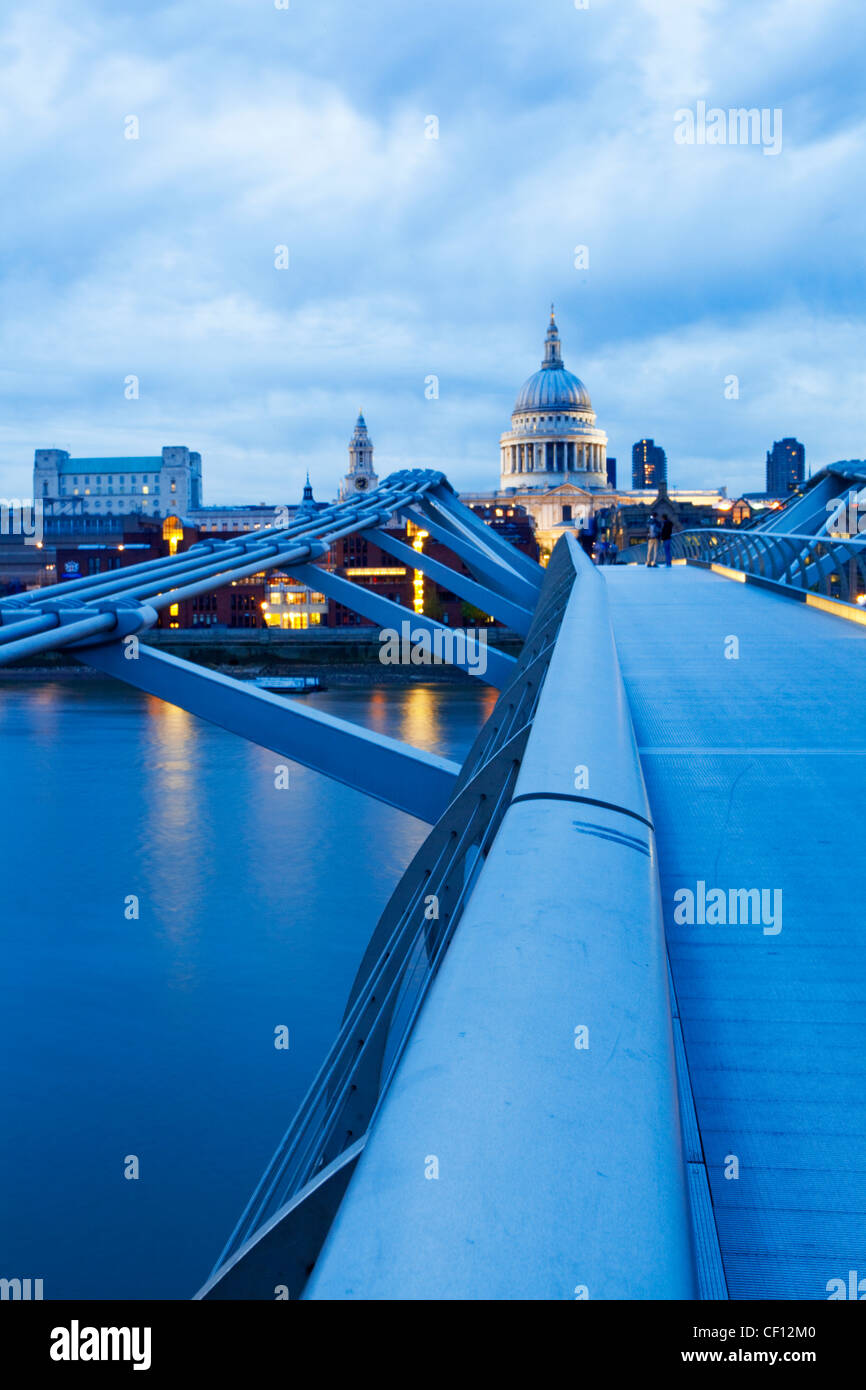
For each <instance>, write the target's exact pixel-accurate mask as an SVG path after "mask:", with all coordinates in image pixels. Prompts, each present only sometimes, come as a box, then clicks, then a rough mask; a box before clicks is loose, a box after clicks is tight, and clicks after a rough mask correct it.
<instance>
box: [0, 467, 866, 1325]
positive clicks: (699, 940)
mask: <svg viewBox="0 0 866 1390" xmlns="http://www.w3.org/2000/svg"><path fill="white" fill-rule="evenodd" d="M864 485H866V465H864V464H862V463H859V462H855V463H851V464H838V465H832V466H831V467H830V468H828V469H825V470H823V472H822V473H821V474H819V475H818V476H817V477H816V478H815V479H813V480H812V482H811V484H810V485H809V486H808V488H807V489H806V490H805V491H804V492H803V494H802V495H801V496H799V497H797V498H796V499H794V500H793V501H792V502H791V503H790V504H789V505H788V506H787V507H785V508H784V509H783V510H781V511H779V512H775V513H771V514H770V516H769V519H768V520H767V521H766V522H765V523H764V524H762V525H760V526H758V527H753V528H749V529H740V530H723V529H718V530H715V529H714V530H712V531H709V530H707V531H694V532H681V533H679V534H678V535H677V536H675V537H674V541H673V547H672V548H673V560H674V563H673V565H672V566H671V567H670V568H666V567H661V568H647V567H645V566H643V565H642V564H640V563H639V562H640V561H641V560H642V559H643V558H644V553H643V551H642V549H636V550H635V551H633V552H629V553H628V555H626V556H625V557H623V558H624V559H625V560H626V561H628V562H629V563H624V564H619V565H617V566H616V567H603V568H596V567H595V566H594V565H593V564H592V562H591V561H590V560H589V559H588V558H587V556H586V555H585V554H584V553H583V551H582V550H581V549H580V547H579V546H578V545H577V544H576V542H575V541H574V539H573V537H572V536H571V535H569V534H566V535H564V536H563V537H562V539H561V540H560V541H559V542H558V544H557V546H556V548H555V550H554V552H553V555H552V557H551V559H550V562H549V564H548V565H547V567H546V568H545V569H543V568H541V567H540V566H538V565H536V564H535V563H534V562H532V561H530V560H529V559H527V558H526V557H525V556H524V555H522V554H520V553H519V552H517V551H516V550H514V549H513V548H512V547H511V546H509V545H508V544H507V543H506V542H504V541H503V540H502V539H501V538H500V537H499V536H497V535H496V533H495V532H494V531H492V530H491V529H490V528H488V527H486V526H485V525H484V524H483V523H482V522H480V521H479V520H478V518H477V517H476V516H475V515H474V514H473V513H472V512H471V511H469V510H468V509H467V508H465V507H463V506H462V505H461V504H460V502H459V500H458V499H457V496H456V494H455V493H454V492H453V490H452V489H451V487H450V486H449V484H448V482H447V480H446V479H445V478H444V476H443V475H442V474H440V473H435V472H416V471H412V472H401V473H396V474H394V475H392V476H391V477H390V478H388V479H387V480H385V481H384V482H383V483H382V484H381V485H380V486H379V488H378V489H377V490H376V492H375V493H374V494H372V495H370V496H367V497H364V498H359V499H355V500H353V501H351V502H347V503H344V504H339V505H336V506H333V507H330V508H327V509H325V510H323V511H321V512H318V513H317V514H315V516H313V517H309V516H307V517H306V518H305V519H304V520H303V521H299V522H297V523H296V524H294V525H288V526H285V527H282V528H277V527H275V528H273V529H272V530H269V531H260V532H257V533H256V534H255V535H254V536H249V537H245V538H243V539H241V538H238V539H234V538H232V539H230V540H222V541H218V540H205V541H202V542H200V543H198V544H197V545H194V546H193V547H192V548H191V549H189V550H187V551H184V552H183V553H180V554H177V555H174V556H171V557H167V558H165V559H161V560H157V561H151V562H147V563H145V564H138V565H131V566H128V567H126V568H123V569H121V570H117V571H114V572H112V573H111V574H107V575H106V574H103V575H98V576H93V577H91V578H85V579H80V580H77V581H73V582H67V583H64V584H63V585H62V587H59V588H57V589H53V588H52V589H48V590H44V589H43V590H39V591H30V592H28V593H26V594H23V595H19V596H16V597H13V598H9V599H5V600H3V601H2V603H0V664H2V663H5V662H9V661H13V660H16V659H19V658H21V657H32V656H34V655H37V654H39V653H41V652H44V651H47V650H49V649H58V648H68V649H69V650H70V651H71V652H72V653H74V655H75V657H76V658H77V659H78V660H80V661H81V662H84V663H86V664H87V665H89V666H91V667H95V668H97V669H98V670H99V671H102V672H104V673H107V674H109V675H111V676H113V677H116V678H118V679H119V680H123V681H126V682H127V683H129V684H131V685H133V686H136V687H138V688H139V689H141V690H144V691H147V692H149V693H150V694H153V695H155V696H158V697H159V698H161V699H163V700H166V701H169V702H171V703H173V704H175V705H179V706H181V707H182V708H184V709H185V710H188V711H190V712H191V713H193V714H194V715H197V716H200V717H201V718H203V719H206V720H210V721H212V722H213V723H215V724H217V725H220V726H221V727H222V728H224V729H228V730H230V731H232V732H233V733H236V734H239V735H241V736H243V737H245V738H248V739H250V740H252V741H254V742H255V743H257V744H260V745H262V746H264V747H266V748H268V749H271V750H274V751H275V752H277V753H279V754H281V755H284V756H286V757H288V758H290V759H293V760H295V761H296V762H298V763H301V764H303V765H305V766H306V767H309V768H312V769H315V770H316V771H318V772H320V773H322V774H324V775H326V776H328V777H331V778H334V779H336V780H337V781H338V782H341V783H343V784H345V785H348V786H350V787H353V788H356V789H358V790H360V791H362V792H365V793H366V794H367V795H369V796H371V797H374V798H378V799H379V800H381V801H384V802H386V803H388V804H389V805H391V806H394V807H397V808H399V809H400V810H401V811H403V812H405V813H406V814H408V815H410V816H414V817H416V818H418V819H419V820H420V821H422V822H425V823H427V824H428V825H429V826H430V830H429V834H428V836H427V838H426V840H425V841H424V842H423V844H422V846H421V848H420V849H419V851H418V852H417V854H416V856H415V858H414V860H413V861H412V863H411V864H409V866H408V867H407V869H406V870H405V873H404V874H403V877H402V878H401V880H400V882H399V883H398V884H397V886H396V888H395V890H394V893H393V895H392V897H391V899H390V902H389V903H388V905H387V907H386V909H385V911H384V913H383V915H382V917H381V919H380V920H379V922H378V923H375V924H374V923H371V924H370V938H369V945H368V947H367V950H366V953H365V955H364V958H363V960H362V963H361V966H360V968H359V970H358V974H357V978H356V980H355V983H354V986H353V988H352V991H351V994H350V997H349V999H348V1001H347V1004H346V1009H345V1014H344V1017H343V1022H342V1026H341V1028H340V1031H339V1034H338V1036H337V1037H336V1039H335V1040H334V1043H333V1046H332V1048H331V1050H330V1052H329V1053H328V1055H327V1057H326V1058H325V1060H324V1062H323V1064H322V1066H321V1069H320V1071H319V1073H318V1075H317V1076H316V1078H315V1080H314V1081H313V1083H312V1085H311V1087H310V1089H309V1092H308V1094H307V1096H306V1098H305V1100H304V1101H303V1103H302V1105H301V1107H300V1109H299V1110H298V1112H297V1114H296V1115H295V1116H294V1117H293V1118H292V1119H291V1121H290V1123H289V1126H288V1129H287V1131H286V1133H285V1136H284V1138H283V1140H282V1142H281V1143H280V1145H279V1147H278V1149H277V1151H276V1153H275V1154H274V1157H273V1159H272V1161H271V1163H270V1165H269V1167H268V1169H267V1171H266V1172H265V1173H264V1174H263V1176H262V1178H261V1181H260V1183H259V1185H258V1187H257V1188H256V1190H255V1191H254V1192H253V1194H252V1195H251V1197H250V1198H249V1201H248V1203H247V1205H246V1207H245V1209H244V1210H243V1212H242V1214H241V1216H240V1219H239V1220H238V1223H237V1225H236V1227H235V1229H234V1231H232V1232H231V1234H230V1235H229V1237H228V1240H227V1242H226V1244H225V1246H224V1248H223V1250H222V1252H221V1253H220V1255H219V1258H218V1259H217V1261H216V1265H215V1267H214V1269H213V1271H212V1273H211V1274H210V1277H209V1278H207V1280H206V1282H205V1283H204V1284H203V1286H202V1288H201V1290H200V1291H199V1293H198V1294H197V1295H196V1297H197V1298H202V1299H263V1300H270V1299H274V1298H275V1297H290V1298H308V1299H321V1298H337V1299H348V1298H360V1299H371V1298H372V1299H386V1298H400V1299H416V1298H417V1299H524V1298H529V1299H575V1298H578V1299H580V1298H590V1299H662V1298H674V1299H726V1298H737V1299H752V1298H795V1299H814V1298H819V1299H824V1298H827V1297H828V1296H830V1294H831V1293H832V1290H834V1289H835V1288H837V1287H841V1288H844V1289H846V1290H847V1289H849V1286H850V1283H851V1276H852V1274H853V1282H854V1293H853V1294H851V1293H847V1294H845V1293H843V1294H841V1295H833V1296H853V1297H857V1296H858V1292H857V1290H858V1288H859V1289H860V1290H861V1291H863V1290H866V1157H864V1155H866V1096H864V1085H863V1082H864V1073H866V1060H864V1058H866V1046H864V1045H866V1010H864V999H866V950H864V946H863V933H864V919H863V892H862V883H861V876H862V864H863V846H864V843H866V719H864V716H863V688H864V687H863V676H864V669H866V666H864V662H866V632H864V622H866V608H864V607H863V606H862V602H861V601H862V600H863V597H864V593H866V541H864V540H863V539H858V535H857V530H858V527H857V524H856V515H857V514H858V509H859V514H863V515H866V508H864V507H863V506H862V502H861V498H863V499H866V491H863V489H864ZM852 516H853V517H854V518H855V521H854V523H853V524H852V519H851V518H852ZM394 519H399V520H408V521H411V522H413V523H414V524H416V525H418V526H421V527H423V529H424V530H426V531H427V532H428V533H429V534H431V535H432V536H434V537H435V538H436V539H437V540H438V541H441V542H442V543H443V544H444V545H445V546H446V547H447V549H448V551H449V552H450V553H451V554H452V555H453V556H454V557H455V559H456V560H457V561H458V562H459V565H460V568H459V570H458V569H457V568H456V567H453V568H452V567H451V566H447V565H445V564H443V563H442V562H441V561H436V560H434V559H433V558H431V557H429V556H427V555H425V554H424V553H423V552H417V551H415V550H414V549H411V548H410V547H408V546H406V545H405V544H404V543H403V541H402V540H400V539H398V538H397V537H396V536H395V535H394V533H393V530H390V531H389V529H388V524H389V522H391V521H392V520H394ZM355 533H360V534H361V535H362V536H364V537H366V538H368V539H369V540H371V541H373V542H375V544H377V545H378V546H380V547H381V548H382V549H383V550H385V551H387V552H388V553H390V554H391V555H393V556H394V557H395V559H397V560H398V561H400V562H402V563H405V564H407V565H408V566H410V567H411V568H413V569H420V570H422V571H423V572H424V573H426V574H428V575H429V576H431V577H433V578H435V579H437V580H440V581H442V582H444V583H445V584H446V586H447V587H448V588H449V589H451V590H452V591H454V592H455V593H457V594H458V595H460V596H461V597H462V598H463V599H465V600H466V601H467V602H468V603H471V604H472V605H474V606H475V607H477V608H479V609H481V610H482V611H483V612H484V613H487V614H489V615H492V616H493V617H494V618H496V619H498V620H499V621H500V622H501V623H503V624H504V625H505V626H506V627H508V628H509V629H511V630H512V631H513V632H515V633H517V634H519V636H520V637H521V638H522V639H523V645H522V650H521V653H520V656H519V657H518V658H515V657H512V656H510V655H506V654H505V653H504V652H502V651H498V650H496V649H494V648H493V647H490V648H487V649H485V651H484V652H483V653H482V652H481V650H480V646H481V642H480V639H479V638H477V637H476V639H475V640H474V641H473V640H472V637H471V635H470V636H469V637H468V638H467V639H466V640H464V641H462V642H459V643H458V642H454V641H453V640H452V641H448V642H446V641H444V640H443V638H444V635H445V634H444V633H443V632H442V631H441V625H440V624H438V623H436V622H434V621H433V620H431V619H429V618H426V617H422V616H418V615H413V616H412V617H411V623H412V635H413V639H416V640H419V641H421V642H422V644H427V645H428V646H429V650H430V651H431V652H433V651H442V652H445V653H447V654H448V657H449V659H450V660H453V661H454V662H455V663H456V664H458V665H461V666H463V668H464V669H465V670H466V671H467V672H469V673H470V674H472V675H473V676H475V677H476V678H480V679H483V680H484V681H486V682H487V683H489V684H491V685H493V686H494V687H496V689H497V690H498V691H499V696H498V699H497V702H496V705H495V707H494V709H493V712H492V714H491V715H490V717H489V719H488V721H487V723H486V724H485V726H484V728H483V729H482V730H481V732H480V733H479V735H478V737H477V739H476V742H475V744H474V746H473V747H472V749H471V750H470V752H469V755H468V756H467V758H466V759H465V761H464V763H463V765H462V766H458V765H457V764H455V763H453V762H450V761H448V760H447V759H445V758H442V757H437V756H435V755H432V754H429V753H426V752H423V751H421V750H418V749H416V748H413V747H410V746H407V745H405V744H403V743H400V742H399V741H397V740H394V739H391V738H387V737H384V736H382V735H379V734H375V733H372V732H370V731H368V730H367V729H364V728H362V727H359V726H357V725H354V724H352V723H350V722H347V721H345V720H341V719H337V718H334V717H330V716H328V715H325V714H323V713H321V712H318V711H316V710H315V709H309V708H307V707H306V706H305V705H303V704H302V703H301V702H297V701H292V700H290V699H284V698H281V697H278V696H275V695H271V694H268V693H266V692H264V691H261V690H258V689H255V688H252V687H251V686H250V685H249V684H246V683H243V682H240V681H237V680H233V679H231V678H229V677H227V676H224V675H220V674H217V673H215V672H213V671H210V670H207V669H204V668H202V667H200V666H196V665H193V664H191V663H189V662H186V661H182V660H178V659H177V658H176V657H174V656H172V655H170V654H168V653H166V652H164V651H161V650H158V649H157V648H155V647H152V646H148V644H147V641H146V634H147V630H148V629H149V628H151V627H152V626H153V625H154V624H155V623H156V621H157V619H158V614H159V612H160V610H161V609H164V608H165V607H167V606H169V605H171V604H174V603H177V602H178V601H179V600H181V599H184V598H189V597H193V596H195V595H198V594H202V593H206V592H208V591H210V590H213V589H216V588H218V587H220V586H222V585H223V584H225V583H227V582H230V581H231V580H233V579H234V580H236V579H241V578H243V577H246V576H251V575H253V574H258V573H261V572H262V571H267V570H271V569H274V568H277V567H278V568H279V569H280V570H282V571H286V572H288V573H289V574H291V575H292V576H295V577H296V578H298V579H299V580H301V581H304V582H306V583H307V584H310V585H314V586H315V588H316V589H317V590H319V591H324V592H325V593H326V594H327V595H328V596H329V597H333V598H335V599H336V600H338V601H339V602H340V603H342V604H344V605H346V606H347V607H350V608H352V609H354V610H355V611H356V612H357V613H360V614H361V615H363V616H364V617H366V618H368V619H370V620H371V621H372V622H373V623H374V624H377V625H379V626H380V627H381V628H383V629H384V628H393V629H395V630H397V631H399V630H400V627H401V624H402V623H403V622H404V621H405V619H406V616H407V614H406V610H405V609H404V608H400V607H399V606H397V605H395V604H393V603H390V602H389V601H388V600H386V599H384V598H382V597H380V596H378V595H376V594H374V593H372V592H370V591H369V590H365V589H362V588H360V587H358V586H357V585H355V584H353V583H351V581H350V580H348V579H344V578H342V577H341V576H339V575H336V574H331V573H328V572H326V571H325V570H323V569H322V568H321V567H319V566H318V565H316V563H315V562H316V561H317V560H320V559H321V558H322V557H323V556H324V555H325V554H326V553H327V550H328V547H329V545H330V544H331V543H332V542H333V541H335V540H337V539H338V538H340V537H342V536H347V535H351V534H355ZM731 580H733V581H735V582H728V581H731ZM810 610H811V611H810ZM448 635H449V637H453V634H448ZM482 657H483V658H484V659H481V658H482ZM334 854H336V847H335V848H334ZM239 1196H240V1199H241V1200H242V1198H243V1194H239ZM238 1205H239V1207H240V1200H239V1204H238ZM858 1271H859V1274H858ZM203 1275H204V1271H203ZM861 1276H862V1277H863V1283H862V1285H861V1284H859V1283H858V1280H859V1279H860V1277H861Z"/></svg>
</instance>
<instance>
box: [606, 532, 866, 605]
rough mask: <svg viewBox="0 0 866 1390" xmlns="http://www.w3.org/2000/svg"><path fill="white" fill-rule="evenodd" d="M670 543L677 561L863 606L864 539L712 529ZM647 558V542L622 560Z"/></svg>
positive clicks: (865, 580) (865, 591) (678, 536)
mask: <svg viewBox="0 0 866 1390" xmlns="http://www.w3.org/2000/svg"><path fill="white" fill-rule="evenodd" d="M671 541H672V546H671V553H672V556H673V558H674V559H677V560H685V561H686V562H691V563H694V564H699V565H722V566H724V567H726V568H728V569H733V570H739V571H741V572H742V573H744V574H754V575H756V576H757V577H758V578H761V579H769V580H773V581H774V582H776V583H779V584H783V585H787V586H788V587H790V588H793V589H797V590H803V591H805V592H807V593H816V594H823V595H824V596H826V597H827V598H832V599H836V600H838V601H839V602H840V603H850V604H852V606H853V605H855V604H857V605H858V606H859V605H862V603H863V602H864V598H866V539H864V540H860V539H858V538H856V537H848V538H846V537H844V536H828V535H820V536H812V535H807V534H803V533H799V532H782V531H772V532H769V531H768V532H761V531H748V532H741V531H739V530H735V529H732V528H728V527H718V528H715V527H714V528H713V529H709V528H703V529H702V528H695V529H690V530H685V531H677V532H676V533H675V534H674V535H673V536H672V537H671ZM646 554H647V546H646V543H645V542H643V543H641V544H640V545H637V546H634V547H632V548H631V549H630V550H627V551H625V553H624V555H623V556H622V558H623V559H624V561H625V563H626V564H630V565H637V564H641V563H643V562H644V561H645V560H646Z"/></svg>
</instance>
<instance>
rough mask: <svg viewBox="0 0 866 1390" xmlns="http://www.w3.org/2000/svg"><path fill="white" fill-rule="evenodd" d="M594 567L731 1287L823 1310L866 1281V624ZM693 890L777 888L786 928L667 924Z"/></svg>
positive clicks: (696, 581) (737, 587) (686, 572)
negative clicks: (634, 758) (644, 813)
mask: <svg viewBox="0 0 866 1390" xmlns="http://www.w3.org/2000/svg"><path fill="white" fill-rule="evenodd" d="M601 573H603V574H604V577H605V580H606V582H607V586H608V593H609V599H610V606H611V617H612V622H613V627H614V635H615V639H616V644H617V650H618V653H619V658H620V663H621V668H622V674H623V679H624V682H625V688H626V692H627V696H628V700H629V704H630V707H631V714H632V719H633V723H634V727H635V733H636V737H637V742H638V746H639V750H640V757H641V763H642V766H643V771H644V776H645V779H646V783H647V789H648V794H649V802H650V806H651V809H652V814H653V819H654V822H655V827H656V836H657V845H658V853H659V869H660V877H661V889H662V898H663V905H664V919H665V928H666V933H667V940H668V950H669V955H670V962H671V967H672V975H673V980H674V986H675V993H676V1001H677V1004H678V1008H679V1014H680V1018H681V1023H682V1030H683V1036H684V1040H685V1049H686V1055H687V1061H688V1068H689V1074H690V1077H691V1083H692V1090H693V1094H694V1100H695V1105H696V1110H697V1118H698V1124H699V1129H700V1142H701V1143H702V1145H703V1156H704V1159H705V1162H706V1165H707V1171H708V1174H709V1180H710V1189H711V1193H712V1199H713V1203H714V1208H715V1216H716V1223H717V1228H718V1234H719V1241H720V1246H721V1253H722V1259H723V1263H724V1269H725V1275H726V1279H727V1284H728V1291H729V1295H730V1297H732V1298H799V1299H826V1298H827V1297H828V1287H827V1286H828V1283H829V1281H831V1280H833V1279H840V1280H843V1281H844V1282H845V1284H846V1285H847V1284H848V1281H849V1271H852V1270H857V1271H858V1272H859V1273H858V1278H864V1279H866V918H864V893H863V867H864V859H866V708H864V705H866V701H864V675H866V632H864V630H863V628H862V627H860V626H858V625H856V624H854V623H850V622H846V621H843V620H841V619H839V618H836V617H832V616H829V615H828V614H825V613H822V612H819V611H817V610H814V609H811V608H809V609H807V608H805V607H804V606H802V605H800V604H797V603H793V602H791V601H790V600H789V599H786V598H784V597H781V596H777V595H775V594H771V593H768V592H766V591H763V590H760V589H756V588H753V587H751V586H747V585H745V584H739V583H735V582H731V581H729V580H727V579H725V578H722V577H720V576H718V575H714V574H710V573H708V572H706V571H703V570H698V569H695V568H692V567H688V568H687V567H684V566H674V567H673V568H672V569H670V570H665V569H657V570H652V571H649V570H647V569H645V568H644V567H642V566H621V567H617V568H615V569H614V568H608V569H603V570H602V571H601ZM733 639H736V640H735V641H734V640H733ZM737 647H738V654H737V655H736V656H734V655H733V653H734V651H736V650H737ZM726 651H727V652H728V653H729V655H727V656H726ZM700 883H703V884H704V885H705V891H706V893H709V892H710V890H711V889H713V888H721V889H725V890H730V889H731V888H746V889H748V888H759V889H767V890H775V889H780V890H781V906H782V915H781V930H780V931H778V932H777V931H776V930H775V926H776V925H777V923H773V922H772V921H770V922H769V924H768V927H769V929H767V927H765V924H764V923H763V922H761V923H758V924H748V925H739V924H737V925H731V924H729V923H728V924H725V925H722V924H721V923H719V924H718V925H707V924H699V923H697V922H695V923H694V924H688V923H687V922H685V921H683V922H677V921H676V920H675V916H674V912H675V894H676V893H677V892H678V890H683V889H690V890H691V891H692V892H693V893H694V894H695V895H696V902H695V912H696V914H697V912H698V907H699V902H698V900H699V896H700V889H699V887H698V885H699V884H700ZM678 901H679V902H680V903H681V904H682V905H681V906H680V909H679V914H678V915H679V916H681V917H682V916H685V915H686V913H687V911H688V899H686V898H685V896H684V895H683V896H681V897H680V899H679V900H678ZM766 902H767V907H768V911H767V913H766V914H765V915H766V916H767V917H768V918H772V916H773V911H772V905H773V902H774V898H773V894H772V892H771V893H770V894H769V895H768V897H767V899H766ZM729 906H730V899H729V898H728V900H727V902H726V909H727V908H729ZM710 915H711V916H712V914H710ZM719 915H720V914H719ZM726 915H728V914H727V911H726ZM731 1155H733V1156H734V1157H735V1158H736V1159H737V1160H738V1164H739V1176H738V1177H736V1178H734V1177H726V1176H725V1171H726V1167H727V1169H728V1171H729V1172H731V1171H733V1168H734V1164H733V1162H732V1159H731V1158H730V1157H729V1156H731ZM832 1287H834V1286H831V1288H832ZM835 1287H836V1288H838V1286H835ZM863 1292H866V1282H864V1284H863V1288H862V1290H861V1293H863Z"/></svg>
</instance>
